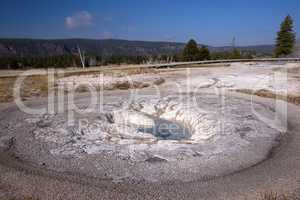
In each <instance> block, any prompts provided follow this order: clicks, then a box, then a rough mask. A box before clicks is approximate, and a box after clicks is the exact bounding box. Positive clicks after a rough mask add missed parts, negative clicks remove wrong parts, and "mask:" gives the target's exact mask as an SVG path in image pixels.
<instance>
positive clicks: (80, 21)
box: [65, 11, 93, 29]
mask: <svg viewBox="0 0 300 200" xmlns="http://www.w3.org/2000/svg"><path fill="white" fill-rule="evenodd" d="M92 24H93V15H92V14H91V13H89V12H88V11H80V12H77V13H75V14H74V15H72V16H69V17H66V18H65V25H66V27H67V28H68V29H76V28H81V27H86V26H90V25H92Z"/></svg>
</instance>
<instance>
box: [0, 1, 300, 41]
mask: <svg viewBox="0 0 300 200" xmlns="http://www.w3.org/2000/svg"><path fill="white" fill-rule="evenodd" d="M287 14H290V15H292V17H293V18H294V20H295V30H296V32H297V30H299V31H300V1H299V0H1V7H0V37H2V38H3V37H5V38H15V37H17V38H97V39H98V38H121V39H129V40H147V41H178V42H185V41H187V40H188V39H189V38H195V39H196V40H197V41H198V42H199V43H204V44H207V45H213V46H222V45H229V44H230V43H231V41H232V38H233V37H236V43H237V45H254V44H270V43H273V42H274V39H275V37H276V32H277V31H278V29H279V24H280V22H281V21H282V19H283V18H284V16H285V15H287Z"/></svg>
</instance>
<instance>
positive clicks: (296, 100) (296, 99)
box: [235, 89, 300, 106]
mask: <svg viewBox="0 0 300 200" xmlns="http://www.w3.org/2000/svg"><path fill="white" fill-rule="evenodd" d="M235 91H236V92H240V93H244V94H251V95H256V96H260V97H265V98H271V99H280V100H284V101H287V102H289V103H292V104H295V105H298V106H299V105H300V96H297V95H290V94H288V95H287V96H285V95H280V94H275V93H273V92H272V91H270V90H265V89H262V90H257V91H255V90H250V89H238V90H235Z"/></svg>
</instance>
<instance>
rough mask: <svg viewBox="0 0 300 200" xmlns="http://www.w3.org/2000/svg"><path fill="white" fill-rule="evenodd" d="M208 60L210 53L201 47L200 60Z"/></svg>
mask: <svg viewBox="0 0 300 200" xmlns="http://www.w3.org/2000/svg"><path fill="white" fill-rule="evenodd" d="M209 59H210V52H209V49H208V48H207V47H206V46H202V47H201V48H200V60H209Z"/></svg>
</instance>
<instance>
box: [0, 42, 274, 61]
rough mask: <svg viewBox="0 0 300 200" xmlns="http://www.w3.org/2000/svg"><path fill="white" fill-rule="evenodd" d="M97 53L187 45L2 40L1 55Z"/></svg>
mask: <svg viewBox="0 0 300 200" xmlns="http://www.w3.org/2000/svg"><path fill="white" fill-rule="evenodd" d="M78 45H79V46H80V48H81V49H82V50H84V51H85V52H87V53H88V54H91V55H95V56H111V55H127V56H133V55H157V54H177V53H179V52H181V51H182V49H183V48H184V46H185V44H184V43H177V42H146V41H128V40H116V39H107V40H95V39H53V40H52V39H51V40H44V39H0V57H47V56H57V55H64V54H72V53H76V52H77V46H78ZM208 48H209V49H210V50H211V51H213V52H222V51H230V50H231V49H232V47H210V46H208ZM238 48H239V49H241V50H243V51H256V52H257V53H261V54H271V53H272V52H273V49H274V46H273V45H258V46H245V47H238Z"/></svg>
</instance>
